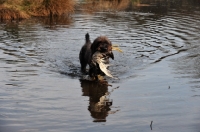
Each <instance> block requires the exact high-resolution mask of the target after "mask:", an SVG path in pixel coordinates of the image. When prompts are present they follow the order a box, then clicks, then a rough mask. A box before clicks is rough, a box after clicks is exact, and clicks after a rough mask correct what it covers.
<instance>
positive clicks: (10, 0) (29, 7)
mask: <svg viewBox="0 0 200 132" xmlns="http://www.w3.org/2000/svg"><path fill="white" fill-rule="evenodd" d="M74 6H75V1H74V0H0V19H1V20H19V19H24V18H29V17H32V16H50V17H53V16H60V15H63V14H70V13H72V12H73V11H74Z"/></svg>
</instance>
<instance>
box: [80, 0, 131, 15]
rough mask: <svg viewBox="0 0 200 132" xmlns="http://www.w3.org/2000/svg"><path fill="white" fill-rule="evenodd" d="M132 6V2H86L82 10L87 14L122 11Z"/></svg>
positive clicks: (120, 0) (92, 0) (108, 0)
mask: <svg viewBox="0 0 200 132" xmlns="http://www.w3.org/2000/svg"><path fill="white" fill-rule="evenodd" d="M129 4H130V0H98V1H97V0H86V1H85V2H84V4H83V5H82V8H83V9H84V10H85V11H87V12H95V11H121V10H125V9H126V8H127V7H128V6H129Z"/></svg>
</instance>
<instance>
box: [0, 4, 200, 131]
mask: <svg viewBox="0 0 200 132" xmlns="http://www.w3.org/2000/svg"><path fill="white" fill-rule="evenodd" d="M111 4H112V3H111ZM120 4H121V3H118V5H117V7H118V6H120V7H121V8H119V10H118V11H116V10H109V9H112V8H111V7H109V8H107V9H104V11H101V10H97V11H95V12H93V11H91V10H87V9H88V8H84V7H88V5H87V4H86V5H83V8H81V9H80V10H78V11H76V12H75V14H74V15H72V17H70V18H68V19H66V18H63V19H59V20H54V21H53V22H52V23H49V21H48V19H47V20H46V19H43V18H42V19H29V20H24V21H20V22H12V23H11V22H4V23H1V24H0V132H36V131H43V132H44V131H45V132H47V131H48V132H51V131H55V132H62V131H63V132H64V131H67V132H68V131H85V132H86V131H126V132H129V131H130V132H133V131H134V132H136V131H139V132H141V131H143V132H146V131H151V129H152V131H157V132H160V131H166V132H168V131H182V132H183V131H185V132H188V131H190V132H199V131H200V112H199V111H200V105H199V102H200V17H199V16H200V8H199V2H198V1H195V0H194V1H177V2H175V1H172V2H168V3H167V4H166V3H158V2H157V3H156V2H155V1H151V2H150V4H148V3H145V1H144V3H143V4H144V5H143V6H142V4H141V5H140V6H130V5H129V6H125V5H124V6H121V5H120ZM136 4H137V3H136ZM147 4H148V6H147ZM89 6H90V5H89ZM96 6H97V7H98V4H97V5H94V8H96V9H98V8H97V7H96ZM105 6H106V5H105ZM122 7H123V8H122ZM125 7H126V8H125ZM87 32H88V33H90V36H91V39H92V40H93V39H95V38H96V37H97V36H100V35H106V36H107V37H108V38H109V39H110V40H111V41H112V43H113V44H117V45H119V46H120V48H121V49H122V50H123V53H119V52H117V51H114V55H115V60H114V61H111V63H112V66H111V67H110V70H111V72H112V73H113V74H114V75H115V76H117V77H118V78H119V79H120V80H115V79H110V78H107V81H108V83H109V84H111V85H112V87H111V86H109V87H107V86H102V85H99V84H96V83H92V82H89V83H88V82H83V81H79V78H80V76H81V73H80V64H79V60H78V54H79V51H80V48H81V46H82V45H83V44H84V35H85V33H87ZM105 98H107V99H109V100H108V103H112V105H111V106H110V105H109V104H105ZM151 121H153V122H152V125H151V127H150V124H151Z"/></svg>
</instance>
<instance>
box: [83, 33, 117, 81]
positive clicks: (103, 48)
mask: <svg viewBox="0 0 200 132" xmlns="http://www.w3.org/2000/svg"><path fill="white" fill-rule="evenodd" d="M97 51H99V52H100V53H102V54H104V55H105V59H106V62H107V63H109V58H112V59H114V55H113V53H112V43H111V41H110V40H109V39H108V38H107V37H105V36H100V37H97V38H96V39H95V40H94V42H93V43H91V41H90V36H89V34H88V33H87V34H86V35H85V44H84V45H83V47H82V48H81V51H80V53H79V60H80V64H81V71H82V72H84V73H86V66H87V65H89V75H90V77H95V78H96V76H97V75H98V74H102V75H103V73H102V71H101V70H100V68H99V67H98V65H96V64H93V63H92V55H93V54H94V53H95V52H97Z"/></svg>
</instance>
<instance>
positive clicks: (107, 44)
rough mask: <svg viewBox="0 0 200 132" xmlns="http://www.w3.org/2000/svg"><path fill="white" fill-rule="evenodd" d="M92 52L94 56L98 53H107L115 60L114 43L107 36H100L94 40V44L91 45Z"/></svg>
mask: <svg viewBox="0 0 200 132" xmlns="http://www.w3.org/2000/svg"><path fill="white" fill-rule="evenodd" d="M91 51H92V54H94V53H95V52H96V51H99V52H101V53H105V54H106V55H108V56H109V57H110V58H112V59H114V55H113V52H112V43H111V41H110V40H109V39H108V38H107V37H105V36H100V37H98V38H96V39H95V40H94V42H93V43H92V45H91Z"/></svg>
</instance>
